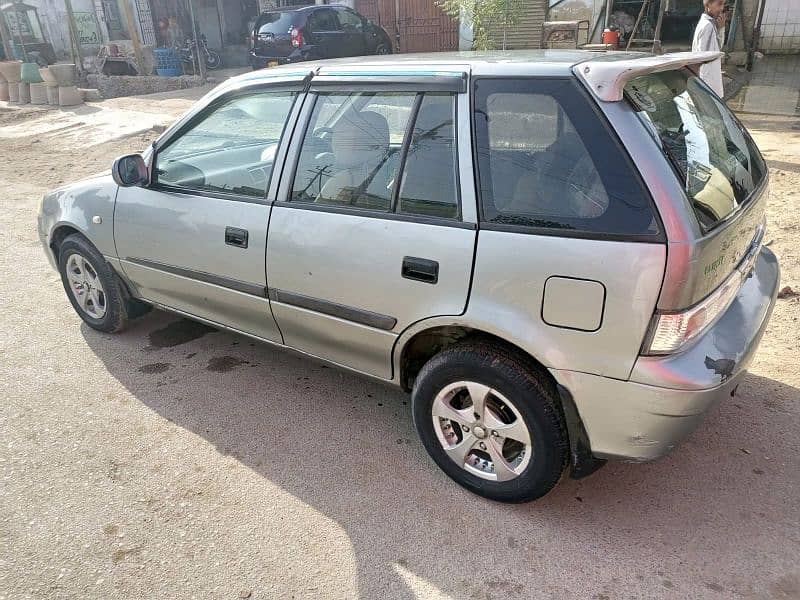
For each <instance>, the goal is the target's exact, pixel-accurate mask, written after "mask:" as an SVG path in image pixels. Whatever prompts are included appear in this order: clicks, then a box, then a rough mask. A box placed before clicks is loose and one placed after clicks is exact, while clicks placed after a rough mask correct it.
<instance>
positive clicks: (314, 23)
mask: <svg viewBox="0 0 800 600" xmlns="http://www.w3.org/2000/svg"><path fill="white" fill-rule="evenodd" d="M308 29H309V30H310V31H311V32H312V33H319V32H322V31H339V30H340V29H341V26H340V24H339V19H337V18H336V13H335V12H333V10H332V9H330V8H323V9H321V10H315V11H314V12H313V13H311V14H310V15H309V17H308Z"/></svg>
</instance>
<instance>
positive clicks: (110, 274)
mask: <svg viewBox="0 0 800 600" xmlns="http://www.w3.org/2000/svg"><path fill="white" fill-rule="evenodd" d="M73 254H78V255H80V256H82V257H83V258H85V259H86V260H88V261H89V263H90V264H91V265H92V267H93V268H94V270H95V272H96V273H97V276H98V278H99V279H100V283H101V284H102V285H103V293H104V294H105V297H106V313H105V315H103V318H102V319H96V318H94V317H92V316H91V315H89V314H88V313H86V311H84V310H83V309H82V308H81V307H80V305H79V304H78V301H77V300H76V299H75V295H74V294H73V293H72V290H71V289H70V283H69V279H67V261H68V260H69V258H70V256H72V255H73ZM58 271H59V274H60V275H61V283H62V284H63V285H64V291H65V292H66V293H67V298H69V301H70V303H71V304H72V307H73V308H74V309H75V312H77V313H78V315H79V316H80V317H81V319H83V320H84V322H85V323H86V324H87V325H89V327H91V328H92V329H96V330H98V331H103V332H106V333H112V332H117V331H120V330H121V329H122V328H123V327H124V326H125V324H126V322H127V311H126V309H125V298H124V297H123V294H122V290H121V288H120V284H119V280H118V279H117V275H116V273H114V271H113V270H112V268H111V266H110V265H109V264H108V263H107V262H106V260H105V258H103V255H102V254H100V252H98V251H97V249H96V248H95V247H94V246H93V245H92V244H91V243H90V242H89V241H88V240H86V239H85V238H84V237H83V236H79V235H71V236H69V237H68V238H66V239H65V240H64V242H63V243H62V244H61V246H60V248H59V252H58Z"/></svg>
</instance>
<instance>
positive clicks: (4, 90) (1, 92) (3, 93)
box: [0, 80, 9, 102]
mask: <svg viewBox="0 0 800 600" xmlns="http://www.w3.org/2000/svg"><path fill="white" fill-rule="evenodd" d="M0 100H4V101H5V102H8V100H9V96H8V82H7V81H6V80H3V81H0Z"/></svg>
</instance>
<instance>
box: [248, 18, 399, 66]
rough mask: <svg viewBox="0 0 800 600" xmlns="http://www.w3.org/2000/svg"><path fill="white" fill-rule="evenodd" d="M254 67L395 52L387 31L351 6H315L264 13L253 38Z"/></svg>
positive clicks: (251, 52)
mask: <svg viewBox="0 0 800 600" xmlns="http://www.w3.org/2000/svg"><path fill="white" fill-rule="evenodd" d="M250 44H251V47H250V65H251V66H252V67H253V68H254V69H261V68H263V67H270V66H275V65H283V64H286V63H293V62H301V61H304V60H317V59H321V58H337V57H340V56H363V55H367V54H391V53H392V43H391V40H390V39H389V36H388V35H387V34H386V32H385V31H384V30H383V29H381V28H380V27H379V26H377V25H375V24H374V23H372V22H371V21H369V20H368V19H366V18H365V17H363V16H361V15H360V14H358V13H357V12H355V11H354V10H352V9H351V8H348V7H346V6H335V5H315V6H305V7H302V8H296V9H288V10H274V11H267V12H264V13H262V14H261V15H260V16H259V17H258V19H257V20H256V24H255V27H254V28H253V33H252V36H251V41H250Z"/></svg>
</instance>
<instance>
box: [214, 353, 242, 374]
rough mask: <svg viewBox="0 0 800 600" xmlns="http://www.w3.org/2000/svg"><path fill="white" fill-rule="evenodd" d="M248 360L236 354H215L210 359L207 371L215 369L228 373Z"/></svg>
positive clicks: (217, 371)
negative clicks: (237, 356)
mask: <svg viewBox="0 0 800 600" xmlns="http://www.w3.org/2000/svg"><path fill="white" fill-rule="evenodd" d="M246 362H247V361H246V360H241V359H240V358H236V357H235V356H215V357H214V358H212V359H210V360H209V361H208V366H206V371H213V372H214V373H227V372H228V371H232V370H233V369H235V368H236V367H238V366H239V365H243V364H245V363H246Z"/></svg>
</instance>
